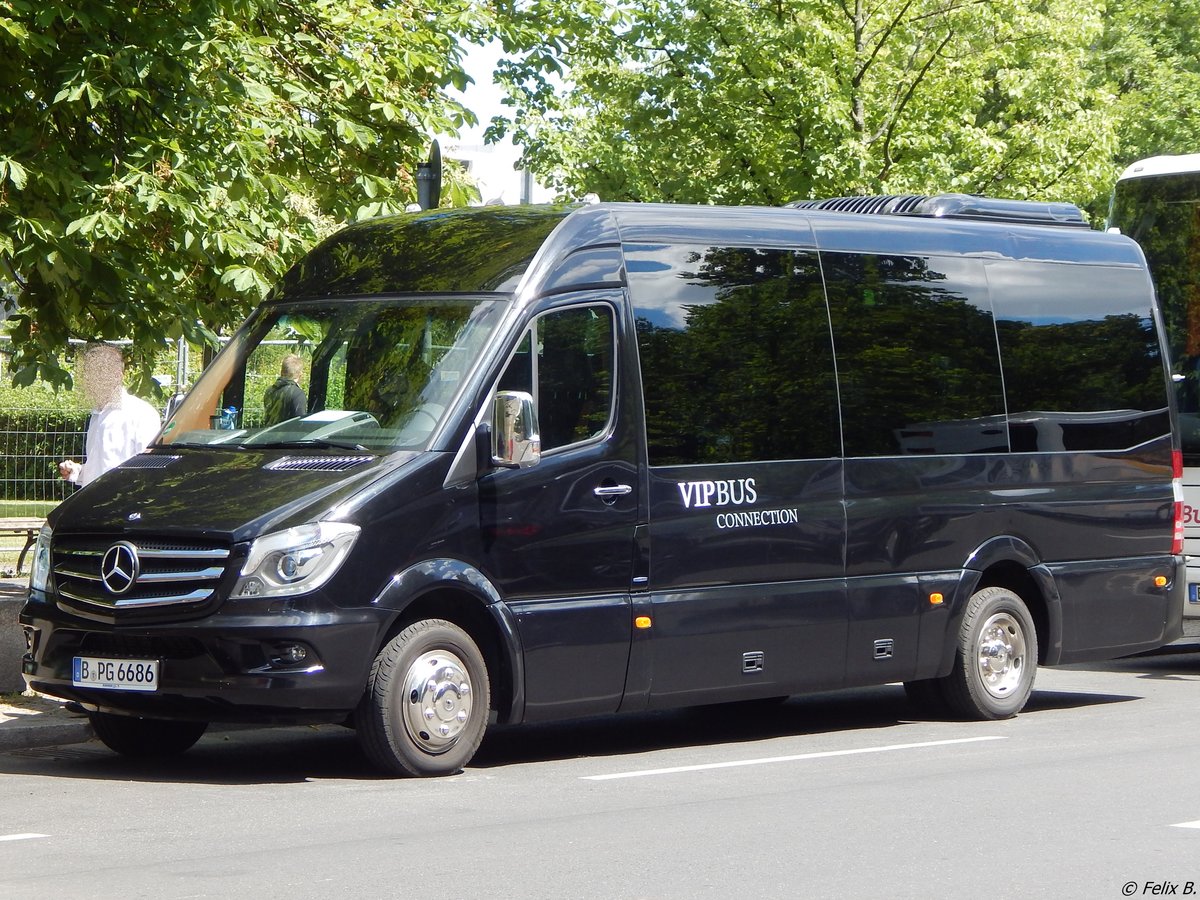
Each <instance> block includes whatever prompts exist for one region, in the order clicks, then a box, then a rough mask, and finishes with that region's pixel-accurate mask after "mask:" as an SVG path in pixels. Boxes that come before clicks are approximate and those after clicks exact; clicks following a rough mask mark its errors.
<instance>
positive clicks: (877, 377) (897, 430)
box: [821, 253, 1008, 456]
mask: <svg viewBox="0 0 1200 900" xmlns="http://www.w3.org/2000/svg"><path fill="white" fill-rule="evenodd" d="M821 261H822V264H823V265H824V267H825V279H826V283H827V286H828V290H829V309H830V316H831V317H832V319H833V333H834V343H835V345H836V348H837V364H838V378H839V381H840V384H841V392H842V393H841V400H842V428H843V439H844V440H845V444H846V455H847V456H890V455H895V454H901V453H996V452H1005V451H1007V449H1008V440H1007V436H1006V434H1005V428H1004V394H1003V387H1002V383H1001V378H1000V361H999V358H998V354H997V350H996V332H995V328H994V324H993V320H992V311H991V305H990V301H989V296H988V290H987V283H986V280H985V278H984V274H983V264H982V263H981V262H980V261H979V260H973V259H958V258H940V257H910V256H883V255H868V254H858V253H824V254H822V256H821Z"/></svg>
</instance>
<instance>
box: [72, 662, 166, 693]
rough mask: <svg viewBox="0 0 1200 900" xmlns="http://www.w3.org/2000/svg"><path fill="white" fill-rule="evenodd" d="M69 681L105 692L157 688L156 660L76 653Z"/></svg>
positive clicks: (78, 685) (152, 689) (76, 685)
mask: <svg viewBox="0 0 1200 900" xmlns="http://www.w3.org/2000/svg"><path fill="white" fill-rule="evenodd" d="M71 684H72V685H73V686H75V687H90V688H100V689H101V690H105V691H157V690H158V660H157V659H98V658H96V657H94V656H76V657H75V659H74V660H73V661H72V664H71Z"/></svg>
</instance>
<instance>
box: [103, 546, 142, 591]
mask: <svg viewBox="0 0 1200 900" xmlns="http://www.w3.org/2000/svg"><path fill="white" fill-rule="evenodd" d="M140 568H141V566H140V564H139V563H138V555H137V547H135V546H134V545H133V544H131V543H129V542H128V541H118V542H117V543H115V544H113V545H112V546H111V547H109V548H108V550H107V551H106V552H105V554H104V559H103V560H102V561H101V563H100V580H101V581H103V582H104V586H105V587H106V588H108V592H109V593H110V594H123V593H125V592H126V591H127V590H129V589H130V588H131V587H133V583H134V582H135V581H137V577H138V570H139V569H140Z"/></svg>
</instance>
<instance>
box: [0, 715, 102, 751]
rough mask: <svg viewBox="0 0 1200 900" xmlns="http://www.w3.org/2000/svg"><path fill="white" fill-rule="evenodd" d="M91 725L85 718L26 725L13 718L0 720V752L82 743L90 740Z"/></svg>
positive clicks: (91, 736) (91, 735)
mask: <svg viewBox="0 0 1200 900" xmlns="http://www.w3.org/2000/svg"><path fill="white" fill-rule="evenodd" d="M93 737H94V735H93V734H92V726H91V725H90V724H88V721H87V719H79V720H78V721H74V722H39V723H34V724H30V725H26V724H24V723H22V722H19V721H18V720H15V719H10V720H8V721H6V722H0V752H4V751H8V750H31V749H33V748H35V747H56V746H58V745H60V744H82V743H83V742H84V741H90V740H91V739H92V738H93Z"/></svg>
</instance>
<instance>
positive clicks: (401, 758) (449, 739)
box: [354, 619, 490, 776]
mask: <svg viewBox="0 0 1200 900" xmlns="http://www.w3.org/2000/svg"><path fill="white" fill-rule="evenodd" d="M489 706H490V691H489V686H488V672H487V665H486V663H485V662H484V660H483V654H482V653H480V652H479V648H478V647H477V646H476V645H475V642H474V641H473V640H471V637H470V635H468V634H467V633H466V632H465V631H463V630H462V629H461V628H459V627H458V626H457V625H454V624H452V623H450V622H447V621H445V620H443V619H423V620H421V621H419V622H415V623H413V624H412V625H409V626H408V627H407V628H405V629H404V630H403V631H401V632H400V633H399V634H398V635H396V636H395V637H394V638H392V640H391V641H389V642H388V644H387V645H386V646H385V647H384V648H383V649H382V650H380V651H379V655H378V656H376V657H375V662H374V664H373V665H372V666H371V674H370V677H369V678H368V679H367V689H366V692H365V693H364V694H363V699H362V701H361V702H360V704H359V708H358V711H357V714H356V715H355V720H354V721H355V728H356V730H357V732H358V740H359V743H360V744H361V745H362V748H363V751H364V752H365V753H366V754H367V757H368V758H369V759H370V760H371V762H372V763H373V764H374V765H376V766H378V767H379V768H380V769H382V770H383V771H385V772H388V773H390V774H394V775H417V776H429V775H452V774H454V773H455V772H459V771H461V770H462V768H463V766H465V765H466V764H467V763H468V762H470V761H471V757H473V756H474V755H475V751H476V750H478V749H479V743H480V741H482V740H483V733H484V731H485V730H486V728H487V721H488V709H489Z"/></svg>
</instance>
